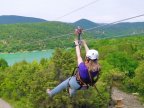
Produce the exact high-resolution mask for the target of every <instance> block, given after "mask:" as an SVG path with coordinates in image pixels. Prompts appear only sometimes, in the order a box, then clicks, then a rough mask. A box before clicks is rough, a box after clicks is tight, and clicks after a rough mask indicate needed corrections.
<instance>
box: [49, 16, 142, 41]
mask: <svg viewBox="0 0 144 108" xmlns="http://www.w3.org/2000/svg"><path fill="white" fill-rule="evenodd" d="M142 16H144V14H140V15H137V16H133V17H129V18H125V19H122V20H118V21H114V22H111V23H108V24H103V25H100V26H96V27H92V28H89V29H85V30H83V31H90V30H93V29H97V28H101V27H105V26H108V25H114V24H117V23H120V22H123V21H127V20H130V19H135V18H138V17H142ZM71 34H74V33H73V32H71V33H68V34H62V35H60V36H55V37H52V38H49V39H54V38H60V37H64V36H67V35H71Z"/></svg>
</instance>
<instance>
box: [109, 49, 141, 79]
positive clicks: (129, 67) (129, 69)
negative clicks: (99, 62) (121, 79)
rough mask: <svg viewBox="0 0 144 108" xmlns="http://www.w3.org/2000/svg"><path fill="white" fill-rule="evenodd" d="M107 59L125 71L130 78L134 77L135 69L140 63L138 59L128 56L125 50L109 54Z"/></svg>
mask: <svg viewBox="0 0 144 108" xmlns="http://www.w3.org/2000/svg"><path fill="white" fill-rule="evenodd" d="M107 60H108V62H109V63H110V64H112V65H113V66H114V67H115V68H119V69H120V70H121V71H122V72H125V73H126V75H127V76H129V77H130V78H132V77H134V75H135V73H134V70H135V69H136V68H137V66H138V63H137V61H136V60H134V59H133V58H131V57H130V56H128V55H127V54H126V53H123V52H114V53H111V54H109V55H108V56H107Z"/></svg>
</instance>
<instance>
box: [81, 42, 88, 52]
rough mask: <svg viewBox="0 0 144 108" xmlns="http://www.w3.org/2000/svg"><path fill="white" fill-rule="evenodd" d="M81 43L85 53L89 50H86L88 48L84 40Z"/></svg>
mask: <svg viewBox="0 0 144 108" xmlns="http://www.w3.org/2000/svg"><path fill="white" fill-rule="evenodd" d="M82 42H83V46H84V48H85V52H86V53H87V52H88V50H89V48H88V46H87V44H86V42H85V41H84V40H83V41H82Z"/></svg>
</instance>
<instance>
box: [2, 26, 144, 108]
mask: <svg viewBox="0 0 144 108" xmlns="http://www.w3.org/2000/svg"><path fill="white" fill-rule="evenodd" d="M5 26H6V25H5ZM16 26H17V27H16V28H13V29H18V28H19V27H18V25H16ZM23 26H24V25H23ZM29 26H31V25H29ZM60 26H62V25H60ZM36 27H37V26H36ZM51 28H52V29H53V26H52V27H51ZM11 29H12V28H11ZM43 29H44V28H43ZM43 29H41V28H39V30H41V31H43ZM45 29H47V28H45ZM49 29H50V28H49ZM67 30H69V31H70V30H72V28H71V27H69V26H67ZM14 31H15V33H14V32H13V34H11V35H10V36H9V37H11V36H13V35H14V34H17V31H18V30H14ZM34 31H35V30H34ZM9 32H10V31H9ZM21 33H23V32H22V31H21ZM26 33H27V34H30V35H31V33H30V32H26ZM35 33H37V32H36V31H35ZM41 33H42V34H45V32H41ZM3 35H6V34H3ZM23 36H25V34H23ZM45 36H47V34H45ZM9 39H10V38H9ZM17 39H18V37H17ZM25 39H26V38H25V37H23V41H20V42H19V43H24V41H28V42H30V41H31V40H32V38H31V37H30V39H29V40H25ZM36 39H37V40H39V37H37V38H36ZM1 40H2V39H1ZM12 41H15V40H12ZM86 41H87V43H88V46H89V48H93V49H97V50H98V51H99V55H100V57H99V63H100V65H101V74H100V79H99V80H98V82H97V83H96V86H97V88H98V89H99V91H100V94H101V96H102V97H100V96H99V94H98V92H97V91H96V90H95V88H94V87H90V89H88V90H84V91H82V90H80V91H78V92H77V95H76V96H74V97H72V98H70V97H69V94H68V92H67V90H64V91H62V92H61V93H59V94H58V95H56V96H54V97H53V98H49V97H48V95H47V93H46V89H47V88H54V87H55V86H56V85H58V84H59V83H60V82H62V81H63V80H65V79H66V78H68V77H70V76H71V74H72V71H73V68H74V67H75V66H76V65H77V63H76V54H75V48H74V47H73V48H69V49H66V48H64V47H63V48H60V47H56V48H55V52H54V53H53V56H52V57H51V58H50V59H46V58H43V59H41V61H40V62H37V61H33V62H32V63H28V62H26V61H22V62H19V63H15V64H14V65H12V66H8V63H7V62H6V61H5V60H4V59H0V97H2V98H3V99H5V100H7V101H8V102H9V103H10V104H11V105H12V106H13V107H14V108H107V106H108V104H109V102H110V95H111V94H110V91H111V87H112V86H116V87H119V89H122V90H124V91H126V92H128V93H135V92H137V93H138V94H139V98H140V100H141V101H142V102H144V92H143V91H144V84H143V83H142V82H144V77H143V76H144V67H143V66H144V47H143V45H144V34H141V35H135V36H130V37H121V38H112V39H94V38H88V39H86ZM1 42H2V41H1ZM6 42H7V43H8V42H9V40H7V41H6ZM52 42H53V44H55V42H57V41H52ZM17 44H18V43H15V46H17ZM49 44H50V43H49ZM5 45H7V44H5ZM8 45H9V47H8V48H9V49H7V51H8V52H9V51H11V50H13V48H14V47H13V46H12V45H11V44H10V43H9V44H8ZM46 45H47V44H46ZM1 47H2V48H3V47H4V46H1ZM17 47H18V46H17ZM17 47H15V48H17ZM27 47H28V46H27ZM2 48H0V49H1V50H2ZM18 48H19V47H18ZM36 48H38V47H36ZM23 49H26V46H23ZM5 50H6V49H3V51H5ZM17 50H20V49H15V51H17ZM21 50H22V49H21ZM81 50H82V56H83V58H84V57H85V53H84V49H83V48H82V49H81Z"/></svg>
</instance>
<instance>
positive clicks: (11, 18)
mask: <svg viewBox="0 0 144 108" xmlns="http://www.w3.org/2000/svg"><path fill="white" fill-rule="evenodd" d="M46 21H47V20H44V19H40V18H33V17H24V16H16V15H2V16H0V24H15V23H34V22H46Z"/></svg>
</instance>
